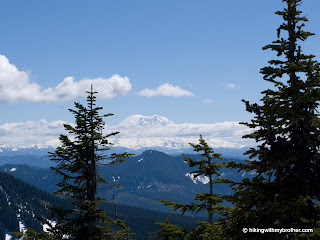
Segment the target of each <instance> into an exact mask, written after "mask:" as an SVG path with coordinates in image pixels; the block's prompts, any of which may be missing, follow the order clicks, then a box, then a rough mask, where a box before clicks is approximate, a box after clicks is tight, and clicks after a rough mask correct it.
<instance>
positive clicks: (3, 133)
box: [0, 119, 66, 147]
mask: <svg viewBox="0 0 320 240" xmlns="http://www.w3.org/2000/svg"><path fill="white" fill-rule="evenodd" d="M65 123H66V122H65V121H54V122H47V121H46V120H44V119H41V120H40V121H37V122H35V121H27V122H19V123H6V124H3V125H0V145H2V146H3V145H8V146H38V147H46V146H53V147H55V146H57V145H58V144H59V139H58V138H59V136H60V134H65V130H64V127H63V124H65Z"/></svg>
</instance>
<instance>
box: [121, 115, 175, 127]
mask: <svg viewBox="0 0 320 240" xmlns="http://www.w3.org/2000/svg"><path fill="white" fill-rule="evenodd" d="M169 124H174V123H173V122H172V121H170V120H169V119H168V118H166V117H162V116H159V115H153V116H143V115H140V114H135V115H131V116H129V117H127V118H125V119H124V120H122V121H121V122H119V123H118V126H142V127H147V126H165V125H169Z"/></svg>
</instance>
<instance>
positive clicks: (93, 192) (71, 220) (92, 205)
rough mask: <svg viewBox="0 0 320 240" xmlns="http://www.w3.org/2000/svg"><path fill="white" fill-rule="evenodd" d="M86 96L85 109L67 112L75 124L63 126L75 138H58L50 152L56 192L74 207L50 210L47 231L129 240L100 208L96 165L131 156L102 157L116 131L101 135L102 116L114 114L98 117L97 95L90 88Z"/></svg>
mask: <svg viewBox="0 0 320 240" xmlns="http://www.w3.org/2000/svg"><path fill="white" fill-rule="evenodd" d="M87 93H88V97H87V106H83V105H82V104H80V103H75V107H76V109H75V110H73V109H69V111H70V112H71V113H73V114H74V116H75V125H74V126H73V125H69V124H65V125H64V127H65V129H66V130H67V131H68V132H69V134H72V135H73V137H74V139H71V138H69V137H68V136H66V135H60V141H61V143H62V145H61V146H60V147H58V148H57V149H56V151H55V152H54V153H51V157H52V160H53V161H55V162H56V163H57V164H58V165H57V167H52V169H53V170H54V171H55V172H56V173H57V174H59V175H61V176H62V181H61V182H60V183H59V184H58V187H59V190H57V191H56V192H55V193H56V194H59V195H61V196H63V197H64V198H66V199H68V200H70V202H71V204H72V206H73V207H72V208H71V209H63V208H55V209H51V214H52V217H53V218H54V219H56V220H57V224H56V225H55V226H52V228H51V230H50V231H51V234H52V235H53V236H55V238H56V239H62V238H63V236H69V238H71V239H77V240H78V239H86V240H91V239H92V240H93V239H128V228H127V227H126V225H125V224H124V222H123V221H121V220H119V219H111V218H110V217H108V216H106V214H105V212H104V211H103V210H101V209H100V208H99V206H100V202H101V201H102V198H100V197H98V196H97V193H98V188H99V185H100V186H101V185H102V184H104V185H106V184H107V182H106V180H105V179H104V178H102V177H101V176H100V175H99V172H98V171H99V166H100V165H104V164H105V163H106V162H108V161H109V163H107V164H114V163H117V162H122V161H124V160H125V159H126V158H128V157H129V156H130V155H131V154H127V153H123V154H111V155H105V154H104V152H105V151H107V150H109V146H110V142H109V140H108V137H110V136H114V135H116V134H117V133H118V132H114V133H110V134H108V135H107V136H104V135H103V129H104V121H103V117H108V116H111V115H113V114H107V115H103V116H101V115H99V110H101V109H102V107H97V106H96V104H95V102H96V97H95V94H96V93H97V92H93V90H92V86H91V91H90V92H87ZM110 161H111V162H110ZM48 224H50V223H49V222H48ZM119 227H120V228H119ZM121 228H122V229H121ZM116 229H117V230H116ZM119 229H121V230H119Z"/></svg>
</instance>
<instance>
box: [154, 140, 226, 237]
mask: <svg viewBox="0 0 320 240" xmlns="http://www.w3.org/2000/svg"><path fill="white" fill-rule="evenodd" d="M189 144H190V145H191V146H192V147H193V149H194V151H195V152H201V156H202V159H199V160H194V159H191V158H189V157H187V156H186V155H184V154H183V157H184V159H185V161H186V162H187V163H188V165H189V167H191V168H192V169H193V171H192V172H191V176H193V177H194V178H197V177H199V176H205V177H206V178H208V180H209V192H208V193H197V194H196V195H195V198H194V200H195V201H196V202H195V203H191V204H182V203H176V202H172V201H167V200H160V202H163V203H164V204H165V205H170V206H172V208H173V210H174V211H176V210H180V211H181V212H182V214H184V213H185V212H186V211H191V212H195V213H198V212H200V211H205V212H207V213H208V221H207V222H203V221H198V223H197V227H196V228H195V229H193V230H192V231H186V230H185V229H183V228H181V227H179V226H177V225H174V224H172V223H170V222H169V220H166V221H162V222H158V223H157V224H158V226H160V227H161V230H160V231H159V232H158V233H156V236H157V237H161V238H163V239H168V240H170V239H222V238H223V237H222V235H221V233H222V231H221V229H220V225H221V221H223V219H222V218H221V216H224V215H226V212H227V211H228V210H229V207H225V206H223V205H222V203H223V202H224V196H221V194H217V193H214V184H217V183H225V184H229V183H231V181H229V180H228V179H224V178H220V177H221V174H220V173H219V170H220V168H221V167H222V166H223V165H224V164H225V163H224V162H222V159H223V158H221V154H218V153H215V152H214V150H213V149H212V148H211V147H209V145H208V144H207V142H206V141H205V140H204V139H203V138H202V136H201V135H200V139H199V144H192V143H189ZM217 161H220V162H217ZM215 178H217V179H216V180H214V179H215ZM215 213H216V214H217V215H219V216H220V220H219V221H216V222H214V221H213V215H214V214H215Z"/></svg>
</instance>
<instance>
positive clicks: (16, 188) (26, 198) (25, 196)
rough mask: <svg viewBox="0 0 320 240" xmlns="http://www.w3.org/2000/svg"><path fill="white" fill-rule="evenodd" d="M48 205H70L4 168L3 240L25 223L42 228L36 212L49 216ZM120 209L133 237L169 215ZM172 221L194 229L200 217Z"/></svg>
mask: <svg viewBox="0 0 320 240" xmlns="http://www.w3.org/2000/svg"><path fill="white" fill-rule="evenodd" d="M9 172H10V171H9ZM48 205H50V206H53V207H56V206H67V205H68V203H67V202H66V201H64V200H62V199H60V198H58V197H55V196H53V195H51V194H49V193H47V192H44V191H42V190H39V189H37V188H36V187H34V186H31V185H29V184H27V183H25V182H23V181H21V180H19V179H17V178H15V177H13V176H12V175H10V174H8V173H5V172H1V171H0V207H1V210H0V240H5V236H6V234H7V233H10V232H17V231H19V230H22V229H23V228H25V227H31V228H33V229H35V230H37V231H42V230H43V226H42V224H41V222H40V221H39V220H37V218H36V216H38V215H41V216H43V217H48V216H47V211H46V207H47V206H48ZM102 208H103V209H105V210H106V212H107V214H108V215H109V216H114V206H113V204H110V203H105V204H103V206H102ZM118 213H119V215H120V218H123V219H125V220H126V221H128V225H129V227H130V229H131V232H133V233H135V235H134V236H133V239H136V240H145V239H148V238H149V237H150V235H149V233H150V232H155V231H157V230H158V226H156V224H155V223H156V222H157V221H159V220H164V219H167V217H168V214H167V213H161V212H155V211H151V210H146V209H142V208H137V207H130V206H124V205H118ZM198 219H199V218H198ZM171 221H172V222H174V223H176V224H179V225H180V226H184V227H186V228H187V229H191V228H193V227H195V222H196V218H192V217H187V216H180V215H172V217H171Z"/></svg>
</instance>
